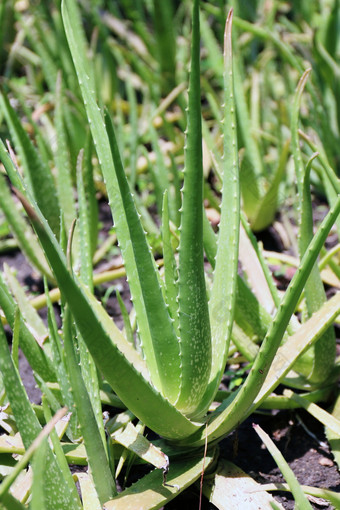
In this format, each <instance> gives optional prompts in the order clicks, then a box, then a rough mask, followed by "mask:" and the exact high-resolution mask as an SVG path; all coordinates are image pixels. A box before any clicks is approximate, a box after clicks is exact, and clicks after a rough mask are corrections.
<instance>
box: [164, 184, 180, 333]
mask: <svg viewBox="0 0 340 510" xmlns="http://www.w3.org/2000/svg"><path fill="white" fill-rule="evenodd" d="M162 240H163V260H164V282H165V296H166V302H167V304H168V307H169V313H170V316H171V318H172V320H173V322H174V327H175V331H176V332H178V327H179V322H178V302H177V298H178V284H177V280H178V273H177V266H176V260H175V257H174V252H173V249H172V245H171V232H170V228H169V208H168V192H167V191H165V193H164V196H163V214H162Z"/></svg>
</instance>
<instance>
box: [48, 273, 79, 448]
mask: <svg viewBox="0 0 340 510" xmlns="http://www.w3.org/2000/svg"><path fill="white" fill-rule="evenodd" d="M45 294H46V304H47V321H48V329H49V341H50V346H51V353H52V358H53V366H54V367H55V372H56V375H57V380H58V383H59V388H60V392H61V396H62V402H63V404H64V405H66V406H67V407H68V409H70V410H72V416H71V419H70V423H69V430H68V434H69V437H70V439H71V440H77V439H79V430H78V428H77V427H78V420H77V413H76V412H75V410H74V400H73V396H72V393H71V392H70V386H71V383H70V374H69V373H68V371H67V369H66V360H65V355H64V351H63V349H62V341H61V338H60V336H59V333H58V327H57V324H56V320H55V316H54V311H53V307H52V303H51V300H50V297H49V295H48V287H47V285H46V281H45ZM42 390H43V393H46V395H47V390H46V388H44V386H42ZM49 400H50V403H51V404H52V399H51V398H49ZM54 406H55V403H54V404H53V406H52V407H54Z"/></svg>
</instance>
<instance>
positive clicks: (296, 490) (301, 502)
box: [253, 424, 313, 510]
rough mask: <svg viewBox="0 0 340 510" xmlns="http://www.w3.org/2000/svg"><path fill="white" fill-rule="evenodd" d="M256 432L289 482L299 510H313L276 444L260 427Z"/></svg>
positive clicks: (255, 426) (256, 426) (257, 427)
mask: <svg viewBox="0 0 340 510" xmlns="http://www.w3.org/2000/svg"><path fill="white" fill-rule="evenodd" d="M253 427H254V429H255V431H256V432H257V434H258V435H259V436H260V438H261V439H262V441H263V442H264V444H265V445H266V447H267V448H268V450H269V452H270V454H271V455H272V457H273V459H274V460H275V462H276V464H277V465H278V467H279V469H280V471H281V473H282V474H283V476H284V477H285V479H286V480H287V483H288V485H289V488H290V490H291V491H292V494H293V496H294V499H295V502H296V505H297V507H298V508H299V510H313V509H312V505H311V504H310V503H309V501H308V499H307V498H306V496H305V494H304V492H303V490H302V488H301V485H300V484H299V482H298V481H297V479H296V478H295V475H294V473H293V471H292V470H291V469H290V467H289V466H288V464H287V462H286V461H285V459H284V458H283V455H282V453H281V452H280V450H279V449H278V448H277V446H276V445H275V444H274V442H273V441H272V440H271V439H270V437H269V436H268V434H266V433H265V432H264V431H263V430H262V429H261V427H260V426H259V425H255V424H254V425H253Z"/></svg>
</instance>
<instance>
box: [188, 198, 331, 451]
mask: <svg viewBox="0 0 340 510" xmlns="http://www.w3.org/2000/svg"><path fill="white" fill-rule="evenodd" d="M339 213H340V197H339V198H338V200H337V203H336V205H335V207H332V208H331V209H330V211H329V212H328V214H327V215H326V217H325V218H324V220H323V221H322V223H321V225H320V226H319V229H318V231H317V233H316V234H315V236H314V238H313V239H312V241H311V243H310V245H309V247H308V250H307V251H306V253H305V255H304V257H303V259H302V261H301V264H300V267H299V268H298V270H297V271H296V273H295V274H294V276H293V278H292V280H291V282H290V284H289V286H288V288H287V290H286V293H285V295H284V297H283V299H282V301H281V304H280V307H279V308H278V310H277V312H276V314H275V316H274V319H273V321H272V322H271V324H270V326H269V329H268V332H267V334H266V337H265V339H264V341H263V342H262V345H261V347H260V350H259V353H258V355H257V357H256V359H255V361H254V364H253V366H252V368H251V370H250V373H249V375H248V377H247V379H246V381H245V383H244V384H243V386H242V388H241V389H240V391H239V392H238V393H237V394H233V395H232V396H231V398H230V399H227V400H226V401H225V402H223V403H222V404H221V406H220V407H219V408H218V409H217V410H216V411H215V412H213V413H212V414H211V416H210V422H209V424H208V426H207V430H206V432H205V433H204V434H203V432H202V430H201V431H199V432H198V433H197V434H196V435H195V437H192V438H190V440H191V444H195V445H199V444H204V441H205V437H206V435H207V437H208V440H210V441H215V440H217V439H220V438H221V437H222V436H224V435H226V434H228V433H229V432H230V431H231V430H233V428H234V427H235V426H236V425H237V423H238V422H239V420H240V419H241V416H242V419H244V416H245V415H246V413H247V411H248V410H250V409H251V408H252V403H253V401H254V399H255V398H256V396H257V394H258V393H259V392H260V390H261V387H262V385H263V383H264V381H265V378H266V376H267V374H268V371H269V369H270V366H271V364H272V362H273V359H274V357H275V354H276V352H277V349H278V347H279V345H280V342H281V340H282V337H283V335H284V333H285V330H286V327H287V325H288V323H289V320H290V318H291V316H292V314H293V312H294V310H295V307H296V305H297V302H298V299H299V297H300V295H301V292H302V290H303V287H304V285H305V283H306V280H307V278H308V276H309V274H310V271H311V269H312V267H313V265H314V263H315V261H316V259H317V256H318V254H319V252H320V250H321V247H322V245H323V244H324V242H325V240H326V238H327V235H328V233H329V231H330V229H331V227H332V225H333V223H334V221H335V219H336V218H337V216H338V214H339Z"/></svg>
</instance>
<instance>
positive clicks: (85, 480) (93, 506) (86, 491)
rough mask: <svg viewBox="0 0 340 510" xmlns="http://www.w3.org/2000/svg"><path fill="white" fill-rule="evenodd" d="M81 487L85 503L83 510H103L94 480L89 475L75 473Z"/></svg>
mask: <svg viewBox="0 0 340 510" xmlns="http://www.w3.org/2000/svg"><path fill="white" fill-rule="evenodd" d="M75 475H76V477H77V481H78V483H79V486H80V492H81V497H82V501H83V510H102V508H103V507H102V505H101V504H100V501H99V499H98V496H97V492H96V489H95V487H94V485H93V480H92V478H91V475H90V474H89V473H82V472H80V473H75Z"/></svg>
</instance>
